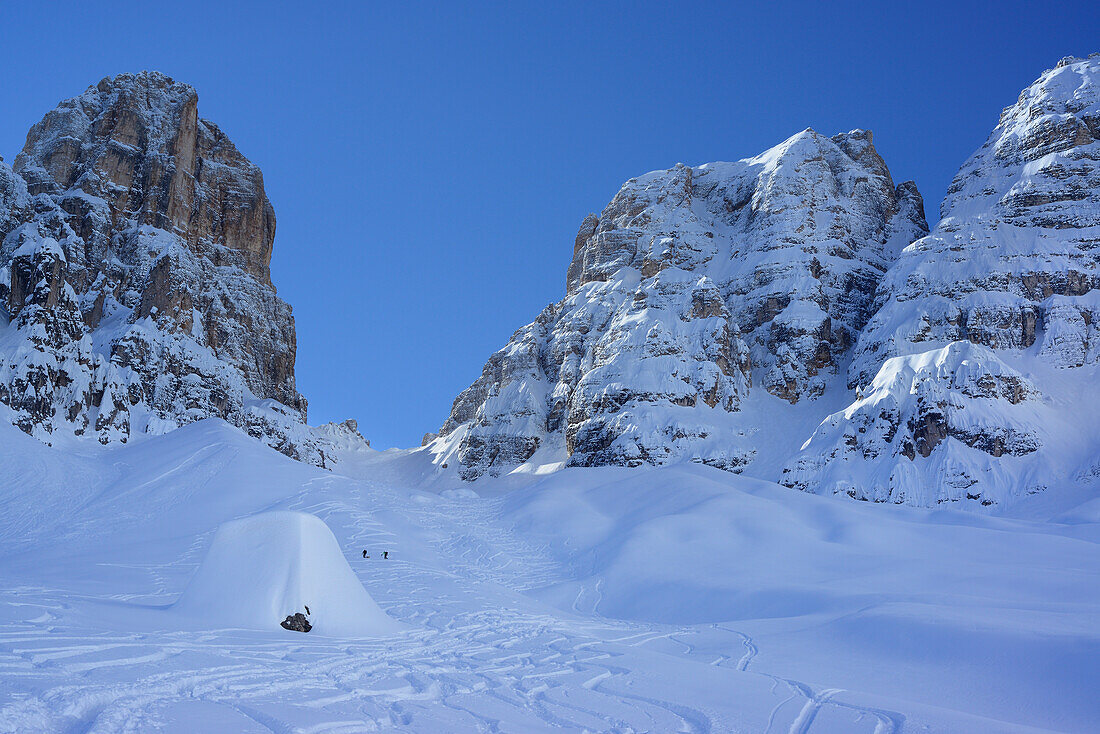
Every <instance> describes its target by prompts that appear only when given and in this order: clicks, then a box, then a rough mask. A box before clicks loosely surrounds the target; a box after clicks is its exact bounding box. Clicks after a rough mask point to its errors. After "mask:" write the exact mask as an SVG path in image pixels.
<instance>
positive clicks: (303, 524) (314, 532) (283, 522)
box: [174, 511, 401, 637]
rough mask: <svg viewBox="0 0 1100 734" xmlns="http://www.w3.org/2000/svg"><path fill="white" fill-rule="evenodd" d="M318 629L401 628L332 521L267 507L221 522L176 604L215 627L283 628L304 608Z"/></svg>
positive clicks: (371, 631) (369, 631)
mask: <svg viewBox="0 0 1100 734" xmlns="http://www.w3.org/2000/svg"><path fill="white" fill-rule="evenodd" d="M306 606H308V607H309V611H310V614H309V620H310V623H311V624H312V625H313V626H314V630H315V632H316V633H318V634H322V635H332V636H337V637H357V636H369V635H378V634H385V633H389V632H395V631H397V630H398V629H400V627H401V625H400V624H399V623H397V622H395V621H394V620H392V619H391V618H390V617H388V616H387V615H386V613H385V612H383V611H382V609H381V608H380V607H379V606H378V605H377V604H376V603H375V602H374V600H373V599H371V597H370V594H368V593H367V590H366V589H364V588H363V585H362V584H360V583H359V579H358V578H356V576H355V572H354V571H352V570H351V567H350V566H348V562H347V560H346V559H345V558H344V555H343V553H341V552H340V546H339V544H338V543H337V542H336V538H335V536H333V534H332V531H331V530H329V527H328V526H327V525H325V523H324V522H323V521H322V520H321V519H320V518H318V517H316V516H314V515H309V514H306V513H304V512H287V511H279V512H264V513H260V514H257V515H253V516H251V517H246V518H244V519H241V520H233V521H231V522H227V523H224V524H223V525H222V526H221V527H219V528H218V531H217V533H215V535H214V540H213V542H212V543H211V544H210V549H209V550H208V551H207V553H206V558H205V559H204V560H203V562H202V565H201V566H199V570H198V571H197V572H196V573H195V576H194V578H192V579H191V583H190V584H189V585H188V586H187V588H186V589H185V590H184V592H183V594H182V596H181V597H180V599H179V601H178V602H176V604H175V606H174V609H175V610H176V611H179V612H181V613H184V614H187V615H189V616H196V617H201V618H202V620H203V621H204V622H205V623H208V624H210V625H212V626H224V627H243V628H260V629H277V628H278V627H279V622H281V621H282V620H283V619H284V618H286V616H287V615H288V614H294V613H295V612H302V611H305V607H306Z"/></svg>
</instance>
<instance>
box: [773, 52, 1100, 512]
mask: <svg viewBox="0 0 1100 734" xmlns="http://www.w3.org/2000/svg"><path fill="white" fill-rule="evenodd" d="M942 216H943V218H942V219H941V221H940V223H939V224H938V225H937V226H936V228H935V230H934V231H933V232H932V233H931V234H930V235H929V236H928V237H925V238H923V239H920V240H918V241H917V242H914V243H913V244H912V245H911V246H909V247H908V248H906V249H905V250H904V251H903V252H902V253H901V256H900V258H899V259H898V262H897V263H896V264H895V265H894V266H893V267H892V268H891V269H890V272H889V273H888V274H887V275H886V277H885V278H884V279H883V280H882V282H881V284H880V285H879V292H878V294H877V296H876V298H875V302H876V304H877V306H878V310H877V312H876V313H875V315H874V317H872V318H871V320H870V321H869V322H868V324H867V326H866V328H865V329H864V331H863V333H862V334H861V335H860V338H859V342H858V344H857V346H856V350H855V359H854V361H853V363H852V366H851V368H850V371H849V383H850V385H851V386H857V385H858V386H865V389H864V390H863V391H862V394H861V396H860V397H859V399H857V400H856V401H855V402H854V403H852V404H851V405H850V406H849V407H847V408H846V409H844V411H842V412H840V413H837V414H835V415H832V416H830V417H829V418H828V419H827V420H826V421H825V422H824V423H822V425H821V427H820V428H819V429H818V430H817V431H816V432H815V433H814V435H813V437H812V438H811V439H810V440H809V441H808V443H807V445H806V446H805V448H804V450H803V451H802V452H801V453H800V454H799V455H798V456H797V457H796V458H795V459H794V460H793V461H792V462H791V464H790V465H789V466H788V467H787V468H786V470H785V471H784V474H783V479H782V481H783V483H785V484H788V485H789V486H794V487H799V488H802V489H807V490H810V491H813V492H819V493H844V494H848V495H851V496H853V497H857V498H860V499H872V500H876V501H891V502H908V503H917V504H932V503H937V502H945V501H961V502H964V503H966V502H972V503H976V502H980V503H981V504H983V505H990V504H999V503H1004V502H1007V501H1011V500H1014V499H1015V498H1017V497H1019V496H1021V495H1025V494H1029V493H1035V492H1039V491H1042V490H1044V489H1045V488H1048V487H1051V486H1055V485H1065V484H1073V483H1075V482H1090V481H1092V480H1093V479H1094V478H1095V477H1096V476H1097V474H1100V466H1097V463H1096V462H1097V459H1096V457H1097V454H1098V450H1100V438H1098V436H1100V430H1098V429H1100V425H1098V424H1097V422H1096V420H1095V418H1094V415H1093V414H1094V413H1095V410H1094V409H1093V406H1095V405H1097V404H1098V402H1097V401H1098V399H1100V394H1098V393H1097V391H1096V389H1095V387H1094V385H1095V383H1096V377H1097V364H1098V363H1100V332H1098V328H1100V290H1097V288H1098V287H1100V254H1098V253H1100V250H1098V247H1100V55H1097V54H1094V55H1093V56H1091V57H1089V58H1087V59H1077V58H1067V59H1063V60H1062V61H1061V62H1060V63H1059V64H1058V66H1057V67H1056V68H1054V69H1051V70H1050V71H1047V72H1045V73H1044V74H1043V75H1042V76H1041V77H1039V79H1038V80H1037V81H1036V82H1035V83H1034V84H1032V85H1031V86H1030V87H1028V88H1027V89H1025V90H1024V91H1023V93H1022V94H1021V95H1020V98H1019V100H1018V101H1017V102H1016V103H1015V104H1014V105H1012V106H1010V107H1008V108H1006V109H1005V110H1004V112H1003V113H1002V114H1001V119H1000V122H999V124H998V125H997V127H996V129H995V130H994V131H993V133H992V134H991V135H990V136H989V139H988V140H987V141H986V143H985V145H983V146H982V147H981V148H980V149H979V150H978V151H977V152H976V153H974V155H972V156H971V157H970V159H969V160H968V161H966V163H965V164H963V166H962V168H961V169H960V170H959V173H958V174H957V175H956V176H955V179H954V182H953V183H952V184H951V187H950V189H949V191H948V194H947V198H946V200H945V201H944V204H943V209H942ZM866 386H869V387H866Z"/></svg>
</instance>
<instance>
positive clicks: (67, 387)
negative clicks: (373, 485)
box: [0, 72, 319, 461]
mask: <svg viewBox="0 0 1100 734" xmlns="http://www.w3.org/2000/svg"><path fill="white" fill-rule="evenodd" d="M274 237H275V213H274V210H273V208H272V206H271V203H270V201H268V198H267V195H266V194H265V193H264V186H263V175H262V174H261V172H260V170H259V168H257V167H256V166H255V165H254V164H252V163H251V162H250V161H249V160H248V159H246V158H245V157H244V156H243V155H241V153H240V152H238V150H237V149H236V147H235V146H234V145H233V143H232V142H231V141H230V140H229V138H228V137H227V136H226V135H225V134H224V133H223V132H222V131H221V130H220V129H219V128H218V127H217V126H216V125H214V124H213V123H212V122H210V121H208V120H204V119H202V118H200V117H199V115H198V95H197V94H196V93H195V90H194V89H193V88H192V87H190V86H189V85H187V84H182V83H179V82H176V81H174V80H172V79H170V78H169V77H167V76H165V75H163V74H160V73H157V72H142V73H140V74H120V75H118V76H116V77H112V78H107V79H104V80H102V81H101V82H100V83H99V84H97V85H95V86H93V87H89V88H88V89H87V90H86V91H85V92H84V93H83V94H81V95H80V96H78V97H74V98H72V99H69V100H66V101H64V102H62V103H61V104H59V105H58V107H57V108H56V109H54V110H52V111H51V112H49V113H48V114H47V115H46V116H45V117H44V118H43V119H42V120H41V121H40V122H39V123H37V124H36V125H35V126H34V127H33V128H31V131H30V133H29V134H28V135H27V142H26V145H25V146H24V148H23V151H22V152H21V153H20V154H19V155H18V156H17V158H16V160H15V165H14V171H13V170H12V169H10V168H7V167H6V165H5V164H2V163H0V238H2V240H3V243H2V245H0V302H2V304H3V306H4V309H5V311H6V316H7V319H6V320H5V322H4V323H6V326H4V325H0V330H3V331H5V332H7V333H6V334H5V338H4V340H3V343H4V344H6V345H9V346H8V347H5V348H4V349H3V350H0V401H2V402H3V403H6V404H7V405H8V406H9V407H11V408H12V409H13V410H14V411H15V420H16V422H17V423H18V424H19V425H20V426H21V427H22V428H23V429H24V430H26V431H28V432H29V433H32V434H34V435H37V436H39V437H41V438H43V439H45V440H49V438H50V436H51V435H53V434H54V433H56V432H58V431H71V432H74V433H76V434H78V435H94V436H95V437H96V438H98V440H100V441H101V442H103V443H107V442H111V441H125V440H127V439H128V438H129V437H130V436H132V435H133V434H135V433H141V432H147V431H148V432H163V431H164V430H169V429H171V428H172V427H174V426H176V425H180V424H183V423H187V422H190V421H193V420H197V419H200V418H205V417H221V418H225V419H226V420H229V421H230V422H232V423H234V424H236V425H238V426H241V427H243V428H245V429H247V430H248V431H249V432H251V433H253V434H254V435H256V436H258V437H261V438H263V439H264V440H266V441H268V442H269V443H271V444H272V445H274V446H276V447H277V448H279V449H280V450H282V451H284V452H285V453H288V454H290V455H292V456H301V457H302V458H307V459H312V460H315V461H319V457H318V456H317V455H316V451H315V450H314V449H313V448H310V447H308V446H306V444H307V443H308V441H307V440H306V439H305V438H304V434H301V430H302V429H304V420H305V415H306V401H305V399H304V398H303V397H302V396H301V395H300V394H299V393H298V391H297V389H296V388H295V382H294V356H295V335H294V319H293V317H292V315H291V309H290V306H288V305H287V304H286V303H285V302H283V301H282V300H281V299H280V298H279V297H278V296H277V295H276V293H275V289H274V287H273V286H272V284H271V278H270V271H269V267H268V266H269V263H270V261H271V252H272V245H273V242H274Z"/></svg>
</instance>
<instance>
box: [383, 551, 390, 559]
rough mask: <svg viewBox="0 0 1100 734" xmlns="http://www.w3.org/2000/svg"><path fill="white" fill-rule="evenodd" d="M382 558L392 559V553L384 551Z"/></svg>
mask: <svg viewBox="0 0 1100 734" xmlns="http://www.w3.org/2000/svg"><path fill="white" fill-rule="evenodd" d="M382 557H383V558H389V557H390V552H389V551H382Z"/></svg>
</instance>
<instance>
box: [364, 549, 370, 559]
mask: <svg viewBox="0 0 1100 734" xmlns="http://www.w3.org/2000/svg"><path fill="white" fill-rule="evenodd" d="M363 558H370V556H368V555H367V552H366V551H365V550H364V551H363Z"/></svg>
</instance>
